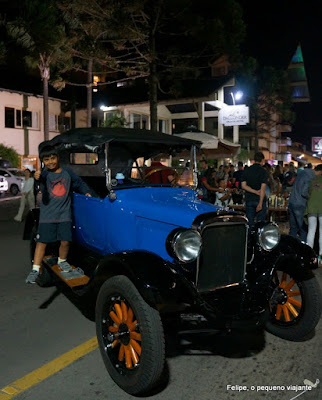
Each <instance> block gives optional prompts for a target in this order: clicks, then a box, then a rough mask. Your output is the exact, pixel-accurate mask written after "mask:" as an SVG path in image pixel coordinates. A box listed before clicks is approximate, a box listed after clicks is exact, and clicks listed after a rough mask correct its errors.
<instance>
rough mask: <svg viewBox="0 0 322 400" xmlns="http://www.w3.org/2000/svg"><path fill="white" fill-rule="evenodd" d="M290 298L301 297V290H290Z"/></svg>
mask: <svg viewBox="0 0 322 400" xmlns="http://www.w3.org/2000/svg"><path fill="white" fill-rule="evenodd" d="M287 295H288V296H292V297H293V296H300V295H301V292H300V291H299V290H290V291H289V292H287Z"/></svg>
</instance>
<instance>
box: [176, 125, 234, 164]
mask: <svg viewBox="0 0 322 400" xmlns="http://www.w3.org/2000/svg"><path fill="white" fill-rule="evenodd" d="M173 136H178V137H182V138H185V139H193V140H198V141H199V142H201V143H202V144H201V148H200V152H199V155H198V158H202V157H206V158H232V157H235V156H236V155H237V154H238V153H239V151H240V144H237V143H232V142H230V141H229V140H225V139H219V138H218V136H215V135H212V134H211V133H206V132H203V131H199V130H191V131H188V132H183V133H175V134H174V135H173Z"/></svg>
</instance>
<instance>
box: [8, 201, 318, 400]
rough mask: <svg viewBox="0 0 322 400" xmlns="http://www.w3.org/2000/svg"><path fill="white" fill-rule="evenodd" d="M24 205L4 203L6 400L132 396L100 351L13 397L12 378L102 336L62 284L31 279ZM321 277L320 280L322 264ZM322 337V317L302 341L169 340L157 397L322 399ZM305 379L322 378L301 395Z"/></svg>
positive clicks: (258, 336)
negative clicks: (20, 216) (19, 217)
mask: <svg viewBox="0 0 322 400" xmlns="http://www.w3.org/2000/svg"><path fill="white" fill-rule="evenodd" d="M18 204H19V200H18V199H14V200H6V201H0V254H1V268H0V283H1V287H0V400H9V399H10V398H14V399H16V400H22V399H24V400H44V399H46V400H57V399H60V400H71V399H77V400H88V399H95V398H97V399H113V400H118V399H131V398H133V397H132V396H130V395H127V394H126V393H124V392H123V391H122V390H121V389H119V388H118V387H117V386H116V385H115V384H114V382H113V381H112V380H111V379H110V377H109V376H108V374H107V373H106V370H105V367H104V365H103V362H102V360H101V357H100V354H99V351H98V349H94V350H93V351H91V352H89V353H88V354H86V355H84V356H82V357H80V358H78V359H77V361H75V362H73V363H71V364H69V365H68V366H66V367H65V368H61V369H59V370H58V371H57V372H56V373H55V374H53V375H51V376H49V377H48V378H47V379H45V380H41V379H40V382H39V383H35V384H33V385H32V386H31V387H30V388H29V389H27V390H25V391H23V392H22V393H20V394H18V395H16V396H14V395H9V394H6V390H4V389H5V388H8V387H11V386H10V384H12V383H13V382H17V380H18V379H20V378H23V377H26V375H27V374H29V373H31V374H33V376H35V374H34V373H33V371H35V370H36V369H37V368H41V367H43V366H44V365H46V364H48V363H50V362H51V361H52V360H55V359H57V358H58V357H60V356H62V355H64V354H66V352H68V351H70V350H73V349H75V347H76V346H80V345H82V344H83V343H84V342H86V341H88V340H90V339H91V338H93V337H94V336H95V324H94V322H93V321H91V320H90V319H88V318H87V317H86V315H84V314H83V313H82V311H83V310H81V309H79V308H77V307H76V306H75V305H74V304H73V303H72V302H71V301H70V300H69V299H68V298H67V297H66V296H65V295H63V294H62V293H61V292H59V291H58V290H56V288H46V289H44V288H43V289H42V288H40V287H38V286H37V285H27V284H25V283H24V279H25V277H26V275H27V273H28V271H29V268H30V265H29V260H28V253H29V247H28V243H27V242H25V241H23V240H22V239H21V238H22V232H23V223H16V222H14V221H13V220H12V218H13V217H14V215H15V213H16V212H17V209H18ZM317 276H318V279H319V281H320V284H321V282H322V268H320V269H319V270H318V271H317ZM321 334H322V323H321V321H320V323H319V325H318V327H317V330H316V333H315V336H314V337H313V338H311V339H310V340H308V341H306V342H301V343H293V342H287V341H284V340H282V339H279V338H276V337H274V336H272V335H270V334H268V333H265V332H261V331H260V332H258V331H257V332H254V331H250V330H248V329H247V327H245V329H244V330H240V331H238V332H235V333H233V334H232V335H231V336H230V337H226V338H223V337H218V336H216V335H214V334H210V333H205V334H203V335H200V334H199V335H194V336H192V335H182V336H181V337H180V341H179V344H178V343H177V342H174V341H173V340H170V339H169V341H168V347H167V349H168V350H167V355H168V358H167V369H168V374H169V377H168V379H166V380H165V383H164V385H163V387H160V388H159V389H158V390H157V391H156V393H154V394H153V395H151V397H150V398H152V399H155V400H174V399H185V400H190V399H191V400H195V399H200V400H208V399H209V400H210V399H211V400H214V399H216V400H226V399H238V400H248V399H250V400H253V399H254V400H257V399H262V398H266V399H274V400H275V399H278V400H291V399H295V398H297V399H298V398H300V399H303V400H319V399H322V362H321V355H322V335H321ZM73 351H74V350H73ZM73 351H72V352H71V353H73ZM74 352H75V351H74ZM68 354H69V353H68ZM36 375H37V374H36ZM38 375H39V378H41V376H40V375H41V373H40V372H39V373H38ZM28 379H29V380H30V379H31V378H30V377H29V375H28V376H27V378H25V381H26V380H28ZM306 379H307V380H309V381H311V382H312V383H315V382H316V380H317V379H319V380H320V382H321V383H320V384H317V387H316V388H312V390H310V391H306V392H305V393H302V394H301V392H302V390H297V391H296V389H298V388H296V385H297V386H303V385H304V381H305V380H306ZM228 385H231V386H228ZM288 386H292V387H288ZM253 388H255V389H254V390H252V389H253ZM247 389H248V390H247ZM296 396H298V397H296Z"/></svg>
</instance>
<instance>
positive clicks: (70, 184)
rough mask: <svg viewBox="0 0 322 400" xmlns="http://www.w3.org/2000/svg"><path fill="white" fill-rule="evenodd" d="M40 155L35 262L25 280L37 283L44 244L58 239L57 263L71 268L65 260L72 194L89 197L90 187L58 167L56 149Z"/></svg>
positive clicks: (37, 176) (70, 233) (45, 150)
mask: <svg viewBox="0 0 322 400" xmlns="http://www.w3.org/2000/svg"><path fill="white" fill-rule="evenodd" d="M39 157H40V161H41V162H42V163H43V164H44V167H45V168H44V169H43V171H36V172H35V175H34V178H35V179H36V180H37V181H39V182H40V184H41V186H42V202H41V205H40V217H39V227H38V232H37V236H36V242H37V244H36V250H35V254H34V261H33V266H32V270H31V272H30V273H29V275H28V276H27V279H26V283H35V282H36V279H37V277H38V275H39V272H40V268H41V264H42V260H43V258H44V256H45V251H46V246H47V243H54V242H57V241H60V247H59V257H58V265H59V267H60V268H61V269H62V270H63V271H64V272H70V271H72V268H71V266H70V265H69V263H68V262H67V256H68V251H69V243H70V242H71V241H72V210H71V200H72V193H73V191H77V192H79V193H81V194H85V195H86V196H91V194H90V189H89V187H88V186H87V185H86V183H85V182H84V181H83V180H82V179H81V178H80V177H79V176H77V175H76V174H75V173H74V172H73V171H71V170H70V169H67V168H61V167H60V164H59V157H58V152H57V150H56V149H55V148H54V147H53V146H50V145H48V146H45V147H44V148H43V149H42V150H41V151H40V155H39Z"/></svg>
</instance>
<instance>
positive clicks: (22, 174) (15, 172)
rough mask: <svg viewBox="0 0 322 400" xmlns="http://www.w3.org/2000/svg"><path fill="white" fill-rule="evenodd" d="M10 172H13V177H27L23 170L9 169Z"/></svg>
mask: <svg viewBox="0 0 322 400" xmlns="http://www.w3.org/2000/svg"><path fill="white" fill-rule="evenodd" d="M8 171H9V172H11V173H12V175H15V176H25V173H24V172H23V170H21V169H9V170H8Z"/></svg>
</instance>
